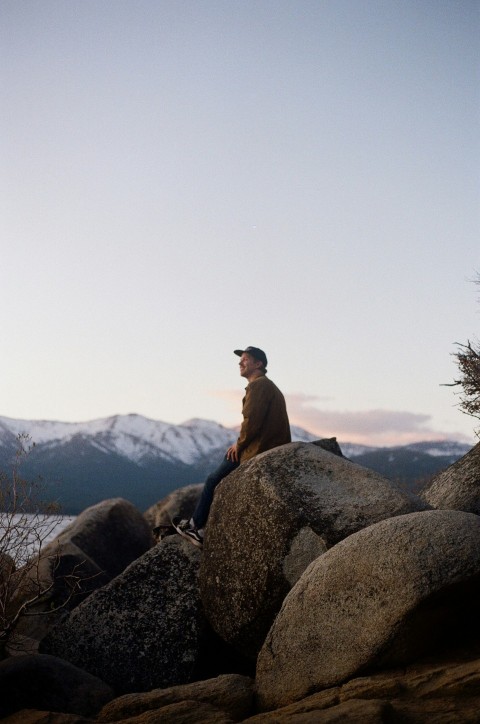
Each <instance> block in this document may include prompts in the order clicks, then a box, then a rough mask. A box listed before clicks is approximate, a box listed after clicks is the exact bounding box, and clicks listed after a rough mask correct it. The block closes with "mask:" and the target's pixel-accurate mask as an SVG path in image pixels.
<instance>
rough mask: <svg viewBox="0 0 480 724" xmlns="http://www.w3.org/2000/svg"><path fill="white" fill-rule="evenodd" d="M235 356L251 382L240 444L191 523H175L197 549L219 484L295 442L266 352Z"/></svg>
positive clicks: (211, 481)
mask: <svg viewBox="0 0 480 724" xmlns="http://www.w3.org/2000/svg"><path fill="white" fill-rule="evenodd" d="M234 354H236V355H238V356H239V357H240V362H239V366H240V375H241V376H242V377H245V379H246V380H247V381H248V385H247V387H246V388H245V397H244V398H243V407H242V415H243V423H242V426H241V428H240V434H239V436H238V439H237V442H236V443H235V444H234V445H231V446H230V447H229V448H228V450H227V452H226V455H225V458H224V459H223V462H222V463H221V464H220V466H219V467H218V468H217V469H216V470H215V471H214V472H213V473H211V474H210V475H209V476H208V478H207V479H206V481H205V485H204V487H203V490H202V494H201V496H200V499H199V501H198V503H197V507H196V508H195V512H194V514H193V516H192V517H191V518H190V520H180V519H179V518H174V519H173V520H172V523H173V526H174V528H175V529H176V530H177V532H178V533H180V535H182V536H183V537H184V538H188V540H190V541H191V542H192V543H193V544H194V545H196V546H198V547H201V546H202V545H203V529H204V527H205V524H206V522H207V519H208V514H209V512H210V506H211V504H212V500H213V494H214V492H215V488H216V487H217V485H218V484H219V482H220V481H221V480H223V478H225V477H226V476H227V475H228V474H229V473H231V472H232V471H233V470H235V469H236V468H238V466H239V465H240V464H241V463H243V462H245V461H246V460H250V458H253V457H254V456H255V455H258V454H259V453H261V452H265V450H270V449H271V448H273V447H277V446H278V445H284V444H285V443H287V442H290V441H291V439H292V438H291V435H290V423H289V420H288V415H287V408H286V405H285V398H284V397H283V395H282V393H281V392H280V390H279V389H278V387H277V386H276V385H274V384H273V382H272V381H271V380H269V379H268V377H267V376H266V374H267V356H266V354H265V352H263V351H262V350H261V349H259V348H258V347H246V348H245V349H236V350H234Z"/></svg>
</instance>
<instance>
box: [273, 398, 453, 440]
mask: <svg viewBox="0 0 480 724" xmlns="http://www.w3.org/2000/svg"><path fill="white" fill-rule="evenodd" d="M286 400H287V406H288V414H289V417H290V421H291V423H292V424H294V425H298V426H299V427H303V428H305V429H307V430H309V431H310V432H313V433H314V434H315V435H318V436H319V437H336V438H337V439H338V440H339V442H341V441H343V442H356V443H361V444H364V445H379V446H383V445H385V446H389V445H407V444H409V443H412V442H418V441H419V440H442V439H452V437H454V438H456V439H458V440H465V441H467V438H466V436H465V435H463V434H462V433H457V434H452V433H445V432H443V431H441V430H436V429H434V427H433V426H432V424H431V419H432V418H431V416H430V415H425V414H420V413H415V412H408V411H405V410H360V411H359V410H355V411H348V410H326V409H320V408H318V407H316V406H315V405H314V403H315V402H318V401H319V398H316V397H314V396H312V395H303V394H294V395H286Z"/></svg>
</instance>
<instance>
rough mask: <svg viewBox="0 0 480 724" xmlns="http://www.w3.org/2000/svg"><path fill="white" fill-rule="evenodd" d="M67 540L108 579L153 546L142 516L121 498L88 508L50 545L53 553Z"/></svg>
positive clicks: (116, 574)
mask: <svg viewBox="0 0 480 724" xmlns="http://www.w3.org/2000/svg"><path fill="white" fill-rule="evenodd" d="M67 541H68V542H71V543H73V544H74V545H75V546H77V548H80V550H82V551H83V552H84V553H85V554H86V555H87V556H88V557H89V558H90V559H91V560H93V561H94V562H95V563H96V565H97V566H98V567H99V568H100V570H102V571H104V572H105V573H106V575H107V576H108V577H109V578H114V577H115V576H118V574H119V573H121V572H122V571H123V570H124V569H125V568H126V567H127V566H128V565H129V564H130V563H131V562H132V561H134V560H136V559H137V558H139V557H140V556H141V555H143V553H145V551H147V550H148V549H149V548H151V547H152V545H153V544H154V540H153V536H152V532H151V530H150V527H149V525H148V523H147V521H146V520H145V518H144V517H143V515H142V514H141V513H140V511H139V510H138V509H137V508H136V507H135V506H134V505H132V503H130V502H129V501H128V500H123V498H112V499H110V500H104V501H102V502H101V503H97V504H96V505H92V506H91V507H90V508H87V509H86V510H84V511H83V513H81V514H80V515H79V516H77V518H75V520H74V521H73V523H71V524H70V525H69V526H68V527H67V528H65V530H63V531H62V533H61V534H60V535H59V536H58V538H56V539H55V541H53V542H52V543H51V544H50V546H51V547H52V548H53V550H55V548H56V546H57V545H58V544H64V543H66V542H67ZM50 546H48V547H47V548H46V549H45V551H44V552H47V549H49V548H50Z"/></svg>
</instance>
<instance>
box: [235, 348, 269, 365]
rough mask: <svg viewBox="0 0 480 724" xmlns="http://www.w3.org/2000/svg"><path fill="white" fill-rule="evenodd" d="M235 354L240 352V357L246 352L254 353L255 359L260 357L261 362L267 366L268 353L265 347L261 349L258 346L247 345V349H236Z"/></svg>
mask: <svg viewBox="0 0 480 724" xmlns="http://www.w3.org/2000/svg"><path fill="white" fill-rule="evenodd" d="M233 351H234V354H238V356H239V357H241V356H242V354H243V353H244V352H246V353H247V354H250V355H252V357H255V359H258V360H259V361H260V362H262V363H263V366H264V367H266V366H267V355H266V354H265V352H264V351H263V349H259V348H258V347H245V349H234V350H233Z"/></svg>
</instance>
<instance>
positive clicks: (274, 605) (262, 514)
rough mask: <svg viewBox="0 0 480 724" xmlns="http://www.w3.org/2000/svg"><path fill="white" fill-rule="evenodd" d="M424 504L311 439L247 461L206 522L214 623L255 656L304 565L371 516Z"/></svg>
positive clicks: (225, 484) (207, 594)
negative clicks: (310, 441) (326, 449)
mask: <svg viewBox="0 0 480 724" xmlns="http://www.w3.org/2000/svg"><path fill="white" fill-rule="evenodd" d="M426 507H427V506H426V504H425V503H423V501H420V500H419V499H418V498H416V497H415V496H412V495H409V494H407V493H404V492H403V491H401V490H400V489H399V488H397V487H395V485H394V484H393V483H391V482H390V481H388V480H386V479H385V478H383V477H382V476H380V475H378V474H377V473H375V472H373V471H371V470H367V469H366V468H362V467H360V466H359V465H355V464H354V463H352V462H350V461H349V460H347V459H346V458H343V457H340V456H338V455H337V454H333V453H330V452H327V451H325V450H324V449H322V447H320V446H318V445H314V444H311V443H291V444H288V445H283V446H281V447H279V448H275V449H274V450H270V451H268V452H266V453H263V454H261V455H258V456H257V457H255V458H253V459H252V460H249V461H248V462H246V463H244V464H243V465H241V466H240V467H239V468H238V469H237V470H235V471H234V472H233V473H231V474H230V475H229V476H227V478H225V480H223V481H222V482H221V483H220V485H219V486H218V487H217V489H216V491H215V497H214V501H213V505H212V508H211V511H210V517H209V521H208V524H207V529H206V535H205V544H204V553H203V559H202V565H201V571H200V587H201V597H202V601H203V604H204V607H205V610H206V612H207V616H208V618H209V620H210V622H211V624H212V626H213V628H214V629H215V630H216V631H217V632H218V633H219V635H220V636H222V638H223V639H224V640H225V641H228V642H229V643H231V644H232V645H233V646H235V647H236V648H237V649H238V650H239V651H241V652H242V653H243V654H244V655H247V656H251V657H252V658H253V657H255V656H256V654H257V652H258V651H259V649H260V647H261V645H262V643H263V641H264V639H265V636H266V634H267V632H268V630H269V628H270V626H271V624H272V622H273V620H274V617H275V615H276V613H277V612H278V610H279V608H280V606H281V604H282V601H283V599H284V597H285V595H286V594H287V593H288V591H289V590H290V587H291V585H292V583H293V582H295V581H296V580H297V578H298V576H299V575H300V574H301V572H302V570H303V569H304V568H305V566H306V565H308V564H309V563H310V562H311V561H312V560H314V559H315V558H316V557H317V556H318V555H319V554H321V553H322V551H324V550H325V549H327V548H329V547H331V546H332V545H334V544H335V543H337V542H338V541H340V540H342V539H343V538H346V537H347V536H349V535H350V534H352V533H354V532H356V531H358V530H360V529H362V528H364V527H366V526H368V525H370V524H371V523H375V522H377V521H379V520H383V519H385V518H389V517H392V516H396V515H400V514H402V513H410V512H412V511H415V510H422V509H425V508H426ZM297 553H298V556H297Z"/></svg>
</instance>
